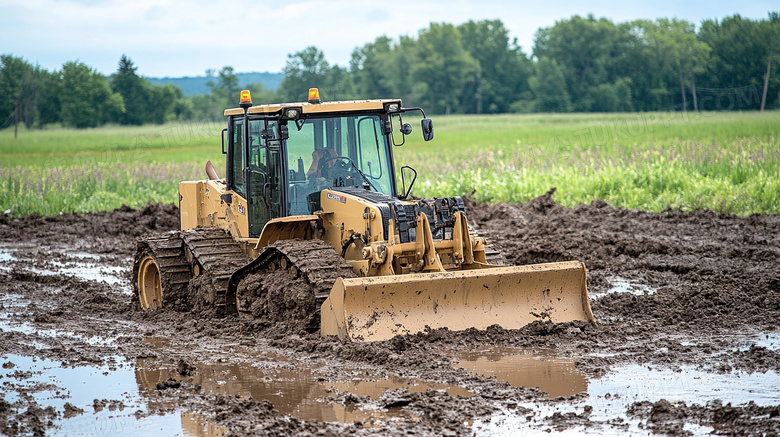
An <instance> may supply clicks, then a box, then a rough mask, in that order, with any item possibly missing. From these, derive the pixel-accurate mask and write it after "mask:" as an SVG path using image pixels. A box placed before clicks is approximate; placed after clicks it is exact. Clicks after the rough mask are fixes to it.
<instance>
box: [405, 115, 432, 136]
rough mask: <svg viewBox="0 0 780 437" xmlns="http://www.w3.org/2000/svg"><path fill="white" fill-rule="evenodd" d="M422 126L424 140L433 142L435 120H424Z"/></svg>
mask: <svg viewBox="0 0 780 437" xmlns="http://www.w3.org/2000/svg"><path fill="white" fill-rule="evenodd" d="M420 125H421V127H422V134H423V139H425V141H430V140H432V139H433V120H431V119H430V118H423V119H422V121H421V122H420ZM410 131H411V129H410Z"/></svg>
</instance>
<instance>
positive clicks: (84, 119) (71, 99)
mask: <svg viewBox="0 0 780 437" xmlns="http://www.w3.org/2000/svg"><path fill="white" fill-rule="evenodd" d="M60 101H61V103H62V106H61V117H62V122H63V123H64V124H65V125H67V126H72V127H76V128H85V127H96V126H100V125H102V124H105V123H107V122H110V121H115V120H119V119H120V118H121V114H122V113H123V111H124V104H123V101H122V96H121V95H119V94H117V93H114V92H112V91H111V87H110V86H109V85H108V82H107V81H106V79H105V78H104V77H103V75H101V74H100V73H98V72H97V71H95V70H93V69H92V68H90V67H88V66H87V65H86V64H84V63H82V62H77V61H72V62H67V63H65V64H64V65H63V66H62V90H61V92H60Z"/></svg>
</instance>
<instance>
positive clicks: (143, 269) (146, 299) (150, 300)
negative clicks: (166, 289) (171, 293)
mask: <svg viewBox="0 0 780 437" xmlns="http://www.w3.org/2000/svg"><path fill="white" fill-rule="evenodd" d="M137 281H138V284H137V285H138V301H139V302H140V304H141V308H142V309H144V310H152V309H156V308H160V307H162V302H163V291H162V283H161V281H160V268H159V267H158V266H157V262H156V261H155V260H154V257H153V256H152V255H150V254H148V253H147V254H145V255H143V257H142V258H141V262H140V263H139V264H138V277H137Z"/></svg>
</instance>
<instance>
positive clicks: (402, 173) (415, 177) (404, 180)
mask: <svg viewBox="0 0 780 437" xmlns="http://www.w3.org/2000/svg"><path fill="white" fill-rule="evenodd" d="M405 168H408V169H409V170H411V171H412V173H414V177H413V178H412V182H410V183H409V190H408V191H407V190H406V178H405V177H404V169H405ZM415 181H417V170H415V169H414V167H412V166H410V165H405V166H403V167H401V184H402V186H403V190H404V194H403V196H401V200H406V199H407V198H408V197H409V195H410V194H412V187H414V182H415Z"/></svg>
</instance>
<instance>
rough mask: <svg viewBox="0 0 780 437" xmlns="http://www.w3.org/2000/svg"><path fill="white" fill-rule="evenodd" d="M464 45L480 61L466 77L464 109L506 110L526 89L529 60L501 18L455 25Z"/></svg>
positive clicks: (529, 70) (479, 111)
mask: <svg viewBox="0 0 780 437" xmlns="http://www.w3.org/2000/svg"><path fill="white" fill-rule="evenodd" d="M458 31H459V32H460V35H461V43H462V44H463V48H464V49H466V51H468V53H469V54H470V55H471V57H472V58H474V59H475V60H476V62H477V64H478V65H479V68H478V69H477V70H476V71H475V74H474V75H473V76H472V77H471V78H470V79H469V80H468V83H467V84H466V87H465V88H464V93H463V97H462V101H463V104H464V107H465V109H466V112H474V113H477V114H480V113H482V112H489V113H496V112H507V111H508V110H509V106H510V105H511V104H512V102H513V101H515V100H517V97H518V95H520V94H521V93H522V92H523V91H525V90H528V77H529V76H530V74H531V70H532V64H531V61H530V59H528V57H527V56H526V55H525V53H523V52H522V50H520V47H519V46H518V45H517V40H516V39H515V40H514V41H513V42H512V43H510V42H509V31H508V30H507V29H506V28H505V27H504V23H502V22H501V20H484V21H478V22H475V21H468V22H467V23H464V24H462V25H460V26H458Z"/></svg>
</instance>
